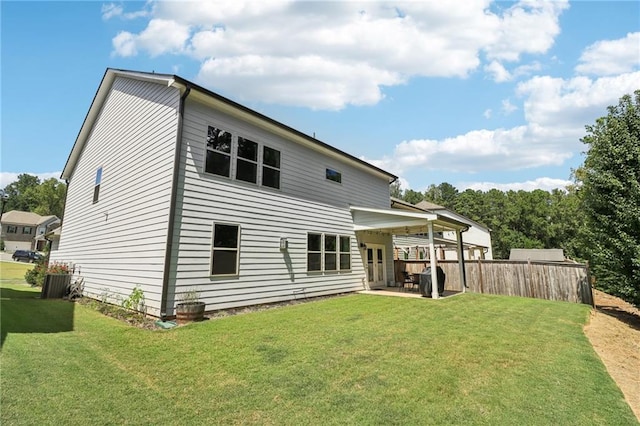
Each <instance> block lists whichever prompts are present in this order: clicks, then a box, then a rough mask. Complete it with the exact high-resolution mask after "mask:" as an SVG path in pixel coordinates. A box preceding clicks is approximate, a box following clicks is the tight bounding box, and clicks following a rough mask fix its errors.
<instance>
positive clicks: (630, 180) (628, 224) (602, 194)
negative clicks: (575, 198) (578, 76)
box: [580, 90, 640, 305]
mask: <svg viewBox="0 0 640 426" xmlns="http://www.w3.org/2000/svg"><path fill="white" fill-rule="evenodd" d="M586 130H587V135H586V136H585V137H584V138H583V139H582V142H584V143H585V144H586V145H588V147H589V148H588V151H587V155H586V158H585V162H584V166H583V168H582V173H581V176H582V187H581V188H580V198H581V200H582V206H583V208H584V211H585V214H586V217H587V224H588V235H587V238H588V245H587V247H588V256H589V260H590V261H591V265H592V270H593V272H594V275H595V276H596V278H597V281H596V286H597V287H599V288H601V289H603V290H605V291H607V292H609V293H612V294H615V295H617V296H620V297H622V298H624V299H625V300H627V301H629V302H631V303H634V304H636V305H640V90H638V91H636V92H635V93H634V96H633V97H632V96H631V95H625V96H623V97H622V98H621V99H620V101H619V103H618V105H617V106H610V107H609V108H608V115H607V116H605V117H601V118H598V119H597V120H596V123H595V124H594V125H592V126H587V127H586Z"/></svg>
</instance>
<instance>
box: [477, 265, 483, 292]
mask: <svg viewBox="0 0 640 426" xmlns="http://www.w3.org/2000/svg"><path fill="white" fill-rule="evenodd" d="M478 279H479V280H480V294H484V287H483V285H482V262H481V261H480V259H478Z"/></svg>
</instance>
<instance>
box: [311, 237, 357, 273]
mask: <svg viewBox="0 0 640 426" xmlns="http://www.w3.org/2000/svg"><path fill="white" fill-rule="evenodd" d="M350 269H351V237H349V236H346V235H336V234H320V233H311V232H310V233H308V234H307V271H309V272H322V271H325V272H332V271H348V270H350Z"/></svg>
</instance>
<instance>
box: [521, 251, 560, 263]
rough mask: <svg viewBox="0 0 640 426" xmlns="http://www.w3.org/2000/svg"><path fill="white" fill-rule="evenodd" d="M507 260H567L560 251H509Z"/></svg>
mask: <svg viewBox="0 0 640 426" xmlns="http://www.w3.org/2000/svg"><path fill="white" fill-rule="evenodd" d="M509 260H520V261H525V262H526V261H537V262H564V261H566V260H567V259H566V258H565V257H564V251H563V250H562V249H511V251H510V252H509Z"/></svg>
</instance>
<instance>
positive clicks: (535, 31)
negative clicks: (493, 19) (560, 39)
mask: <svg viewBox="0 0 640 426" xmlns="http://www.w3.org/2000/svg"><path fill="white" fill-rule="evenodd" d="M568 7H569V2H568V1H564V0H563V1H545V0H526V1H521V2H518V3H516V4H515V5H513V6H512V7H510V8H509V9H507V10H505V12H504V13H503V15H502V19H501V25H500V26H499V28H497V30H498V38H497V40H495V41H494V42H493V43H491V44H489V45H488V46H487V47H486V48H485V50H486V52H487V57H488V58H489V59H497V60H501V61H517V60H519V59H520V55H521V54H523V53H530V54H541V53H545V52H547V51H548V50H549V49H550V48H551V47H552V46H553V42H554V40H555V37H556V36H557V35H558V34H560V25H559V22H558V20H559V17H560V14H561V13H562V12H563V11H564V10H565V9H567V8H568Z"/></svg>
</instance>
